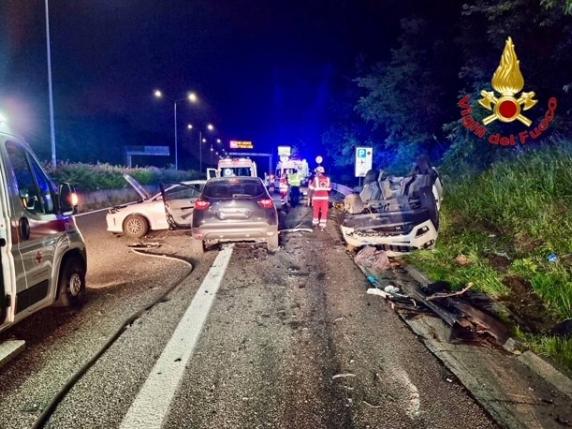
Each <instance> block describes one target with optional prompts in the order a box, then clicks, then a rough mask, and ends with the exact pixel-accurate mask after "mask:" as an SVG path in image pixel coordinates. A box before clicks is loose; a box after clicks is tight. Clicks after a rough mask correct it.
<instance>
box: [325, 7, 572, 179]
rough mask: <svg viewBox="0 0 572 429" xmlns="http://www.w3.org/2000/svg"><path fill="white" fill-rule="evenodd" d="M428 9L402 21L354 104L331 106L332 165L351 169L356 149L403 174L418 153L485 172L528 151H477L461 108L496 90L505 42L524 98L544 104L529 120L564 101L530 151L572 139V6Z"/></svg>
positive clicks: (356, 90)
mask: <svg viewBox="0 0 572 429" xmlns="http://www.w3.org/2000/svg"><path fill="white" fill-rule="evenodd" d="M423 3H426V5H424V6H420V8H419V9H418V10H417V11H416V13H415V15H412V16H407V17H403V18H402V20H401V31H400V34H399V35H398V37H397V38H396V40H395V43H394V45H393V48H392V50H391V54H390V56H389V58H388V59H387V60H385V61H383V62H376V63H373V64H370V65H368V66H365V67H364V66H361V67H359V68H358V70H357V73H356V74H357V76H356V78H355V79H354V80H353V82H351V83H350V85H349V89H348V90H347V92H348V93H350V94H351V96H349V97H348V96H345V97H341V98H339V99H338V100H337V101H336V102H335V103H334V108H333V117H334V122H333V126H332V127H331V128H330V129H329V130H328V131H327V132H326V133H325V134H324V136H323V143H324V144H325V146H326V147H327V148H328V154H329V155H330V157H331V158H332V159H333V160H334V164H335V165H337V166H346V167H349V166H351V165H352V164H353V148H354V147H355V146H356V145H360V144H361V145H373V146H374V149H375V153H376V161H377V163H376V164H377V165H378V166H381V167H385V168H387V167H390V168H393V169H394V170H396V171H399V172H403V171H404V170H406V169H408V168H409V165H410V163H411V162H412V161H413V160H414V159H415V158H416V157H417V156H419V155H420V154H421V153H424V154H428V155H429V156H430V157H431V158H433V159H434V160H436V161H442V160H445V161H447V162H448V163H449V164H450V165H456V166H464V167H466V166H468V165H470V166H473V167H477V168H482V167H485V166H486V165H488V164H489V163H490V162H492V161H494V160H495V159H498V158H499V157H507V156H514V154H515V153H517V152H519V151H523V150H525V149H524V148H523V147H522V146H518V145H517V146H516V147H514V148H512V149H504V150H502V151H499V150H498V148H497V147H494V146H492V145H489V144H487V143H486V142H483V141H477V140H476V139H475V138H473V137H472V136H471V135H470V134H469V133H468V132H467V131H466V130H465V129H464V128H463V127H462V125H461V123H460V121H459V118H460V116H459V109H458V107H457V101H458V100H459V98H460V97H461V96H462V95H464V94H469V95H471V98H472V100H473V101H474V102H475V105H476V101H477V100H478V99H479V93H480V91H481V90H482V89H488V90H489V89H490V87H491V83H490V81H491V78H492V75H493V73H494V71H495V69H496V67H497V66H498V64H499V59H500V56H501V53H502V50H503V47H504V44H505V41H506V39H507V37H509V36H510V37H512V39H513V40H514V43H515V45H516V52H517V55H518V58H519V60H520V65H521V70H522V73H523V75H524V79H525V90H526V91H535V92H536V94H537V98H538V100H539V102H538V104H537V107H536V108H535V109H534V110H531V111H530V112H532V113H531V114H530V116H531V119H534V120H538V119H539V118H540V117H542V115H543V114H544V111H545V110H546V102H547V100H548V98H549V97H550V96H556V97H557V98H558V100H559V108H558V112H557V119H556V121H555V123H554V124H553V128H552V130H551V132H550V133H547V134H546V136H545V137H544V141H543V142H537V143H535V144H534V147H539V146H541V145H545V144H558V141H561V140H565V139H572V103H571V102H570V101H571V100H572V0H510V1H509V0H503V1H498V0H473V1H467V2H465V3H463V2H457V1H453V2H442V3H441V2H439V4H438V5H437V4H436V3H434V2H423ZM495 127H498V125H496V124H494V125H492V127H491V130H492V131H494V130H495ZM529 147H533V145H530V146H529Z"/></svg>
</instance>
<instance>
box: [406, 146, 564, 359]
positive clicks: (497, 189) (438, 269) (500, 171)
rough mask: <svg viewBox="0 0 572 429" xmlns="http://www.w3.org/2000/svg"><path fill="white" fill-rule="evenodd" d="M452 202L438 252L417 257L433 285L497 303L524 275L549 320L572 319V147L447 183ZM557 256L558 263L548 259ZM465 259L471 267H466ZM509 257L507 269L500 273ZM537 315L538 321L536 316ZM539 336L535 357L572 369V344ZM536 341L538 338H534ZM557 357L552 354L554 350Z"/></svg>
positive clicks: (445, 210) (446, 207)
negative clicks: (470, 286) (468, 289)
mask: <svg viewBox="0 0 572 429" xmlns="http://www.w3.org/2000/svg"><path fill="white" fill-rule="evenodd" d="M444 187H445V198H444V201H443V205H442V210H441V228H440V231H439V240H438V242H437V247H436V249H435V250H434V251H421V252H418V253H416V254H413V255H411V256H410V257H409V259H410V260H411V262H412V263H414V264H416V265H418V266H419V267H420V268H422V269H423V270H425V271H426V272H427V274H428V275H429V277H431V278H432V279H433V280H446V281H449V282H450V283H452V285H453V286H454V287H455V288H461V287H463V286H465V285H466V284H467V283H468V282H473V283H474V284H475V287H476V288H477V289H479V290H481V291H483V292H485V293H487V294H489V295H491V296H494V297H509V296H512V295H511V294H512V293H513V291H511V290H510V289H509V288H508V287H507V286H506V285H505V283H503V280H505V279H506V278H508V277H510V276H517V277H519V278H521V279H523V280H525V281H526V283H527V284H530V285H531V286H532V290H533V292H534V294H535V295H536V296H537V297H539V298H540V300H541V301H542V303H543V304H544V306H545V307H546V309H547V313H546V314H538V315H537V316H538V317H539V318H543V319H544V320H547V321H549V320H552V321H554V320H556V321H558V320H564V319H568V318H572V150H571V145H570V144H569V143H563V144H558V145H550V146H545V147H541V148H536V149H535V150H532V151H531V150H528V151H526V152H524V153H522V154H520V155H518V156H512V159H505V160H501V161H496V162H493V163H492V164H491V165H490V167H489V168H488V169H487V170H485V171H481V172H480V173H478V172H476V171H473V172H471V174H466V175H462V176H460V175H457V176H451V175H449V176H447V175H445V176H444ZM552 253H554V254H556V255H557V257H558V259H557V260H556V261H549V260H548V256H549V255H551V254H552ZM460 254H463V255H465V256H467V257H468V259H469V261H470V264H468V265H465V266H460V265H459V264H457V263H456V262H455V258H456V257H457V256H458V255H460ZM499 256H500V257H502V258H503V259H504V260H505V261H506V266H504V267H501V266H497V265H495V263H494V259H495V258H497V259H498V257H499ZM535 316H536V315H535ZM530 334H531V335H535V337H534V342H532V341H531V346H533V347H534V348H535V350H539V351H542V349H543V348H544V349H546V350H544V351H545V352H546V354H547V355H553V354H554V353H556V350H563V351H565V354H567V355H566V356H561V357H563V358H564V360H565V361H566V362H567V363H571V362H572V353H570V344H569V343H566V344H564V343H560V342H559V343H558V344H557V345H558V347H556V346H555V345H554V344H556V343H555V342H554V341H553V340H550V339H548V337H545V336H544V335H546V332H531V333H530ZM531 338H532V337H531ZM549 346H550V347H552V348H551V349H550V350H548V349H549V348H550V347H549Z"/></svg>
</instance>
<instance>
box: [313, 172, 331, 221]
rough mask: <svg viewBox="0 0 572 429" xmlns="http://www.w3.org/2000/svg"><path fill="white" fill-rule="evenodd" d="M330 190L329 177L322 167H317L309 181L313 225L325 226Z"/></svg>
mask: <svg viewBox="0 0 572 429" xmlns="http://www.w3.org/2000/svg"><path fill="white" fill-rule="evenodd" d="M331 190H332V184H331V183H330V178H329V177H328V176H326V171H325V170H324V167H322V166H319V167H317V168H316V175H315V177H314V178H313V179H312V181H311V182H310V191H311V193H312V225H313V226H317V225H320V228H322V229H324V228H325V227H326V223H327V221H328V208H329V203H330V191H331Z"/></svg>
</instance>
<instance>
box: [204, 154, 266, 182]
mask: <svg viewBox="0 0 572 429" xmlns="http://www.w3.org/2000/svg"><path fill="white" fill-rule="evenodd" d="M235 176H247V177H258V172H257V171H256V162H254V161H253V160H251V159H249V158H222V159H220V160H219V161H218V165H217V168H216V169H214V168H207V180H208V179H212V178H213V177H235Z"/></svg>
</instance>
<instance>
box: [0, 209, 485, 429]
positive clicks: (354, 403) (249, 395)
mask: <svg viewBox="0 0 572 429" xmlns="http://www.w3.org/2000/svg"><path fill="white" fill-rule="evenodd" d="M284 221H285V225H286V226H289V227H292V226H295V225H299V224H302V225H303V226H304V224H308V223H309V217H308V213H307V209H306V208H298V209H296V210H294V211H291V212H290V213H289V214H288V216H287V217H286V218H285V219H284ZM78 223H79V225H80V228H81V230H82V232H83V233H84V235H85V237H86V240H87V243H88V249H89V276H88V286H89V300H88V304H87V305H86V306H84V308H82V309H81V310H80V311H77V312H74V311H70V310H66V309H50V310H46V311H44V312H42V313H40V314H38V315H37V316H34V317H32V318H31V319H29V320H27V321H25V322H23V323H21V324H20V325H18V326H16V327H15V328H14V329H12V330H11V331H8V332H7V333H6V334H5V335H4V336H3V337H17V338H21V339H25V340H27V342H28V348H27V350H26V351H25V352H24V353H23V355H21V356H20V357H19V358H18V359H17V360H16V361H14V362H12V363H11V364H9V365H8V366H6V367H4V368H2V369H1V370H0V386H1V388H0V428H26V427H30V426H31V424H32V423H33V421H34V419H35V418H36V417H37V416H38V415H39V413H40V412H41V409H42V407H43V406H44V405H45V404H46V403H47V401H48V400H49V399H50V397H51V396H52V395H53V394H55V392H56V391H57V390H58V389H59V388H60V387H61V385H62V384H63V383H64V382H65V380H66V379H67V378H68V377H69V376H70V375H71V374H72V373H73V371H75V370H76V369H77V368H79V366H81V364H82V363H83V362H85V361H86V360H87V359H88V358H89V356H91V355H92V354H93V353H94V352H95V351H96V350H97V349H98V348H99V347H100V345H101V344H102V343H103V342H104V341H105V339H106V338H107V337H108V336H109V335H111V333H112V332H113V331H114V330H115V329H116V328H117V326H119V324H120V323H121V322H122V321H123V320H124V319H125V317H127V316H128V315H129V314H130V313H132V312H133V311H135V310H136V309H138V308H141V306H144V305H145V304H147V303H148V302H151V301H152V300H153V299H154V298H155V297H157V296H158V295H159V294H161V292H162V291H164V290H165V289H166V288H168V287H169V286H170V285H171V284H173V283H174V282H180V285H179V286H178V287H177V288H176V289H175V290H174V291H173V292H172V293H171V294H169V295H168V297H167V298H166V299H164V300H162V302H160V303H159V304H158V305H156V306H155V307H153V308H152V309H150V310H149V311H147V312H145V313H144V315H143V316H142V317H141V318H140V319H139V320H137V321H136V322H135V323H133V324H132V325H131V326H130V327H129V329H127V330H126V331H125V332H124V333H123V334H122V336H121V337H120V338H119V339H118V341H117V342H116V343H115V344H114V345H113V346H112V347H111V348H110V349H109V350H108V351H107V352H106V353H105V354H104V355H103V356H102V358H101V359H100V360H99V361H98V362H97V363H96V364H95V365H94V366H93V367H92V368H91V369H90V370H89V371H88V373H87V374H86V375H85V376H84V377H83V378H82V379H81V380H80V381H79V383H77V384H76V386H75V387H74V388H73V389H72V390H71V391H70V393H69V394H68V395H67V396H66V398H65V399H64V401H63V402H62V403H61V405H60V406H59V407H58V409H57V411H56V413H55V414H54V415H53V417H52V419H51V420H50V422H49V425H48V426H49V427H52V428H69V427H74V428H114V427H119V425H120V424H121V421H122V419H123V418H124V416H125V415H126V413H127V412H128V410H129V408H130V407H131V405H132V404H133V402H134V400H135V398H136V397H137V395H138V394H139V392H140V391H141V388H142V386H143V385H144V383H145V380H146V379H147V378H148V377H149V375H150V372H151V371H152V369H153V366H154V365H155V363H156V361H157V359H160V356H161V354H162V352H163V350H164V348H165V346H166V344H167V343H168V342H169V339H170V338H171V336H172V334H173V332H174V331H175V328H176V326H177V324H178V323H179V321H180V319H181V317H182V316H183V314H184V313H185V311H186V310H187V308H188V307H189V305H190V303H191V302H192V301H193V299H194V298H195V296H196V293H197V290H199V287H200V286H201V283H202V282H203V280H204V278H205V276H207V273H208V272H209V269H210V268H211V265H212V264H213V261H214V260H215V258H216V256H217V255H218V254H219V252H218V251H217V250H212V251H209V252H207V253H206V254H205V256H204V258H203V259H202V260H200V261H193V262H194V269H192V271H191V269H190V267H189V265H188V264H185V263H183V262H180V261H175V260H172V259H162V258H159V257H149V256H142V255H138V254H134V253H132V252H131V251H130V248H129V247H128V245H129V244H130V240H127V239H124V238H115V237H113V236H111V235H109V234H107V233H106V232H105V231H104V229H105V228H104V219H103V214H101V213H100V214H95V215H89V216H85V217H81V218H79V219H78ZM188 239H189V237H188V235H187V234H186V233H185V231H178V232H166V233H160V234H155V235H154V236H152V237H150V238H148V239H146V240H145V242H146V243H147V244H152V245H153V246H158V247H152V248H149V250H150V251H153V252H157V253H166V254H170V255H174V256H177V257H179V258H182V259H189V260H192V255H190V254H189V253H188V250H187V248H186V243H188ZM366 288H367V281H366V279H365V278H364V277H363V274H362V273H361V272H360V271H359V270H358V269H357V267H355V266H354V264H353V262H352V260H351V258H350V257H349V256H348V255H347V254H346V252H345V249H344V246H343V244H342V242H341V240H340V237H339V235H338V233H337V231H336V229H335V227H334V225H332V224H330V225H329V227H328V229H327V230H326V231H324V232H315V233H312V234H308V233H305V234H303V233H291V234H284V237H283V240H282V249H281V250H280V251H279V252H277V253H275V254H269V253H268V252H267V251H266V250H265V249H264V248H263V247H258V246H248V245H236V246H235V248H234V249H233V251H232V256H231V259H230V263H229V265H228V268H227V269H226V272H225V274H224V276H223V277H222V283H221V286H220V289H219V290H218V292H217V293H216V296H215V297H214V304H213V307H212V309H211V311H210V313H209V314H208V318H207V320H206V324H205V326H204V328H203V330H202V334H201V335H200V338H199V340H198V343H197V344H196V347H195V349H194V353H193V354H192V356H191V358H190V361H189V362H187V363H186V367H185V368H186V370H185V371H184V373H183V377H182V379H181V380H180V381H178V382H179V383H180V384H179V386H178V389H177V391H176V394H175V396H174V398H173V401H172V403H171V407H170V410H169V412H168V414H167V415H166V416H165V420H164V422H165V423H164V427H167V428H181V427H185V428H187V427H193V428H257V427H260V428H312V429H313V428H459V427H471V428H489V427H495V424H494V423H493V422H492V421H491V420H490V419H489V418H488V416H487V415H486V414H485V412H484V411H483V410H482V409H481V408H480V407H479V406H478V405H477V404H476V403H475V402H474V400H473V399H472V398H471V397H470V395H469V394H468V393H467V392H466V391H465V390H464V388H463V387H462V386H460V385H459V384H458V383H457V382H456V381H455V378H454V377H453V376H452V375H451V374H450V373H449V372H448V371H447V370H446V369H444V368H443V367H442V366H441V365H440V364H439V363H438V362H437V360H436V359H435V358H434V357H433V355H432V354H431V353H430V352H429V351H427V349H426V348H425V347H424V346H423V345H422V344H421V343H420V342H419V341H418V340H417V338H416V337H415V335H414V334H413V333H411V331H410V330H409V329H408V328H407V327H406V326H405V325H404V324H403V323H402V321H401V320H400V319H399V318H398V317H397V316H396V315H395V314H394V312H393V311H392V310H391V309H390V308H388V306H387V304H386V303H385V302H384V301H383V300H382V299H381V298H380V297H377V296H371V295H366V294H365V291H366Z"/></svg>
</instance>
